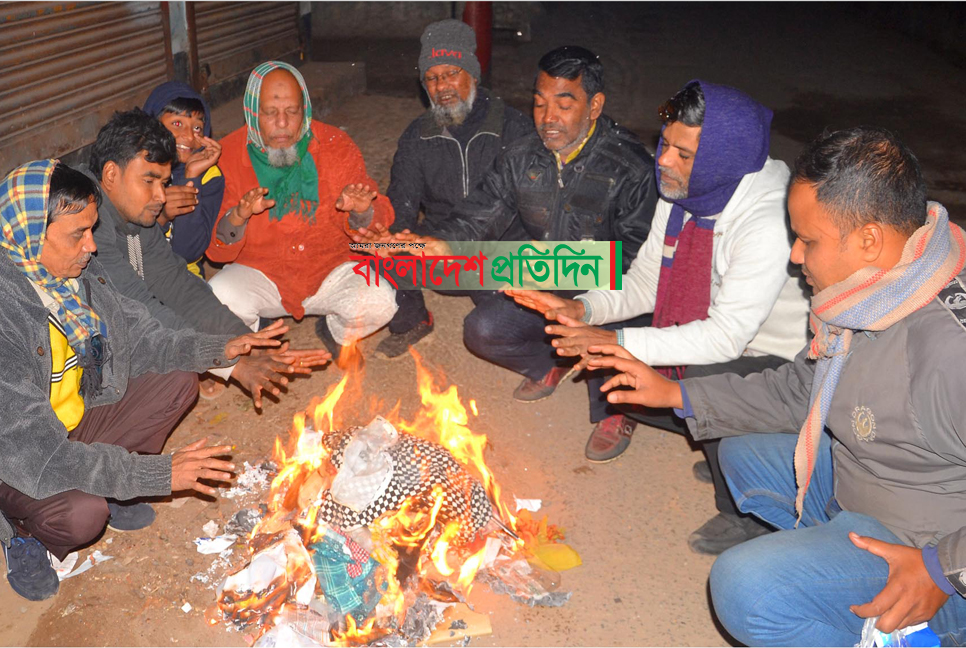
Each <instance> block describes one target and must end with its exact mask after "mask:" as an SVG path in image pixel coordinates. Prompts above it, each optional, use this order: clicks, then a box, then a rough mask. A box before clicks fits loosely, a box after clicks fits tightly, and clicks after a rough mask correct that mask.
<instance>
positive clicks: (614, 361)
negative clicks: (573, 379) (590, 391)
mask: <svg viewBox="0 0 966 648" xmlns="http://www.w3.org/2000/svg"><path fill="white" fill-rule="evenodd" d="M587 350H588V351H589V352H590V353H593V354H598V355H597V356H596V357H592V358H590V360H589V361H588V362H587V368H588V369H590V370H591V371H593V370H596V369H614V370H616V371H618V372H620V373H618V374H617V375H616V376H612V377H611V378H610V380H608V381H607V382H605V383H604V384H603V385H601V387H600V391H602V392H605V391H609V392H610V393H609V394H607V402H608V403H614V404H618V403H631V404H634V405H644V406H646V407H676V408H678V409H681V408H682V407H684V398H683V397H682V396H681V386H680V385H679V384H678V383H677V382H675V381H673V380H668V379H667V378H665V377H664V376H662V375H661V374H659V373H658V372H656V371H654V370H653V369H651V368H650V367H649V366H647V365H646V364H644V363H643V362H641V361H640V360H638V359H637V358H635V357H634V356H632V355H631V354H630V352H628V350H627V349H625V348H624V347H622V346H617V345H616V344H602V345H591V346H589V347H588V348H587ZM617 387H630V389H629V390H626V389H617ZM611 390H614V391H611Z"/></svg>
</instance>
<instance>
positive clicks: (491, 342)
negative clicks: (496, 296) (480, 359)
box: [463, 302, 507, 354]
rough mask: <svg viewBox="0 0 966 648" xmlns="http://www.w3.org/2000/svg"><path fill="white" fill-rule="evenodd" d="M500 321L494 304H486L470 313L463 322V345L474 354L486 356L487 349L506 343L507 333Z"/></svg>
mask: <svg viewBox="0 0 966 648" xmlns="http://www.w3.org/2000/svg"><path fill="white" fill-rule="evenodd" d="M499 320H500V318H499V316H498V314H497V312H496V307H495V305H494V304H492V302H484V303H483V304H481V305H479V306H477V307H476V308H474V309H473V310H472V311H470V314H469V315H467V316H466V318H465V319H464V320H463V343H464V344H465V345H466V348H468V349H469V350H470V351H472V352H473V353H476V354H484V353H485V352H486V350H487V349H492V348H493V347H495V346H498V345H500V344H501V343H502V342H505V341H506V339H507V337H506V336H507V331H506V330H505V327H502V326H501V325H500V321H499ZM501 329H502V330H501Z"/></svg>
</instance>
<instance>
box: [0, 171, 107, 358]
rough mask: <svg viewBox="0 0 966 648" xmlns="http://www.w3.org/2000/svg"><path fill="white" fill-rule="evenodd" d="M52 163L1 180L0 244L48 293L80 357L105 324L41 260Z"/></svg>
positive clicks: (71, 284) (72, 284)
mask: <svg viewBox="0 0 966 648" xmlns="http://www.w3.org/2000/svg"><path fill="white" fill-rule="evenodd" d="M57 164H58V162H57V160H37V161H35V162H29V163H27V164H25V165H23V166H21V167H18V168H16V169H14V170H13V171H11V172H10V175H8V176H7V177H6V178H4V179H3V182H2V183H0V226H2V228H3V237H2V238H0V247H3V249H4V250H6V252H7V256H8V257H9V258H10V260H11V261H13V263H14V264H15V265H16V266H17V267H18V268H19V269H20V272H22V273H23V274H24V275H25V276H26V277H27V278H28V279H30V280H31V281H33V282H34V283H35V284H37V285H38V286H40V287H41V288H43V289H44V290H45V291H46V292H47V293H48V294H49V295H50V296H51V297H53V299H54V301H55V302H56V303H57V319H58V320H59V321H60V323H61V325H62V326H63V328H64V330H65V331H66V333H67V340H68V341H69V342H70V346H71V348H73V349H74V351H75V352H76V353H77V355H79V356H82V357H83V356H85V355H86V351H87V346H88V341H89V340H90V338H91V337H92V336H93V335H96V334H100V335H101V336H102V337H103V338H104V339H106V338H107V327H106V326H105V325H104V322H102V321H101V318H100V317H98V316H97V313H95V312H94V311H92V310H91V307H90V306H89V305H88V304H87V302H86V301H85V300H84V297H83V296H82V295H81V293H80V291H79V290H78V282H77V281H76V280H74V279H58V278H57V277H54V276H53V275H51V274H50V273H49V272H47V269H46V268H44V266H42V265H41V264H40V253H41V250H42V249H43V246H44V240H45V238H46V233H47V198H48V196H49V195H50V176H51V174H52V173H53V172H54V167H55V166H57Z"/></svg>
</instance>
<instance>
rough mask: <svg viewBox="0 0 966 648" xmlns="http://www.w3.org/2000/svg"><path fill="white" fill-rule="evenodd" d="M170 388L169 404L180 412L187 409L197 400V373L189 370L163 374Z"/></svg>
mask: <svg viewBox="0 0 966 648" xmlns="http://www.w3.org/2000/svg"><path fill="white" fill-rule="evenodd" d="M165 378H167V379H168V381H169V385H170V388H171V394H172V399H171V406H172V409H176V410H177V411H178V413H179V415H180V414H183V413H184V412H186V411H188V409H189V408H190V407H191V406H192V405H194V403H195V401H196V400H198V374H196V373H193V372H191V371H172V372H171V373H169V374H165Z"/></svg>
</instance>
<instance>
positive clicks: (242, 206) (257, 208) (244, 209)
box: [230, 187, 275, 225]
mask: <svg viewBox="0 0 966 648" xmlns="http://www.w3.org/2000/svg"><path fill="white" fill-rule="evenodd" d="M266 196H268V189H266V188H265V187H255V188H254V189H252V190H251V191H249V192H248V193H246V194H245V195H244V196H242V197H241V200H239V201H238V205H237V206H236V207H235V208H234V209H233V210H232V211H231V214H230V220H231V223H232V225H243V224H244V223H247V222H248V219H249V218H251V217H252V216H253V215H255V214H261V213H262V212H264V211H267V210H269V209H271V208H272V207H274V206H275V201H274V200H272V199H271V198H266Z"/></svg>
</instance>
